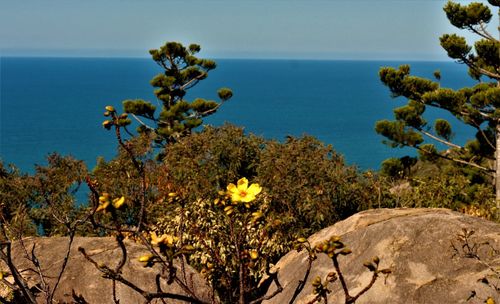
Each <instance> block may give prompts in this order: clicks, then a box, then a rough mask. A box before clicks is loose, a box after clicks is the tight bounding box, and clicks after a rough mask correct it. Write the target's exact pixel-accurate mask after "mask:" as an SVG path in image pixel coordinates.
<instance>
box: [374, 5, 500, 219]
mask: <svg viewBox="0 0 500 304" xmlns="http://www.w3.org/2000/svg"><path fill="white" fill-rule="evenodd" d="M488 2H489V4H490V5H492V6H493V7H495V8H496V9H497V10H498V7H499V6H500V2H498V1H495V0H489V1H488ZM444 11H445V13H446V17H447V18H448V20H449V21H450V23H451V24H452V25H453V26H455V27H457V28H459V29H463V30H468V31H470V32H472V33H474V34H476V35H477V36H478V37H479V39H478V40H477V41H475V42H474V47H472V46H471V45H469V44H467V42H466V39H465V38H464V37H462V36H459V35H457V34H444V35H443V36H441V38H440V43H441V46H442V47H443V49H444V50H445V51H446V53H447V54H448V56H449V57H450V58H451V59H453V60H456V61H457V62H458V63H461V64H465V65H467V66H468V68H469V76H470V77H472V78H473V79H474V80H476V81H477V84H476V85H474V86H472V87H463V88H461V89H458V90H453V89H450V88H443V87H441V86H440V83H439V81H440V79H441V73H440V72H439V71H436V72H435V73H434V76H435V79H434V80H431V79H426V78H422V77H416V76H412V75H411V74H410V66H409V65H402V66H400V67H399V68H398V69H395V68H390V67H384V68H382V69H381V70H380V79H381V81H382V83H383V84H384V85H386V86H387V87H388V88H389V89H390V91H391V94H392V96H393V97H400V96H401V97H404V98H406V99H407V101H408V102H407V104H406V105H405V106H402V107H399V108H396V109H395V110H394V117H395V120H394V121H389V120H381V121H379V122H378V123H377V125H376V131H377V133H379V134H381V135H383V136H385V137H386V138H387V139H388V141H387V144H389V145H390V146H392V147H403V146H409V147H413V148H415V149H417V150H418V151H419V155H420V156H419V159H420V161H419V162H416V160H415V161H414V162H413V163H411V162H408V158H406V162H405V161H404V160H403V159H401V160H396V159H391V160H388V161H386V162H385V163H384V166H383V167H384V169H385V172H392V173H391V174H392V175H393V176H394V173H395V171H396V172H401V171H403V170H402V169H403V168H404V167H406V169H407V170H408V171H411V167H415V166H416V165H417V163H418V164H419V165H422V164H424V163H425V164H428V165H429V166H432V164H433V163H434V164H436V163H439V164H437V166H438V168H439V169H438V170H439V171H440V172H442V173H444V174H445V175H446V174H447V173H449V175H451V178H455V176H457V175H458V176H461V175H462V176H466V177H467V179H466V180H467V181H468V183H469V184H470V187H472V188H471V190H466V192H471V193H472V192H476V190H477V188H478V187H479V188H481V187H482V186H483V185H487V184H493V185H494V186H493V187H490V188H491V189H495V197H496V198H495V200H496V203H495V204H491V203H490V202H491V199H489V198H488V197H484V199H485V200H484V201H483V203H482V204H481V206H482V208H485V209H486V210H485V212H489V213H495V216H496V217H497V218H498V217H499V214H500V152H499V150H500V116H499V113H500V112H499V110H498V106H499V101H498V98H499V96H500V89H499V86H500V73H499V71H500V56H499V54H500V53H499V45H500V41H499V40H498V38H495V36H494V35H493V34H492V33H491V32H490V31H489V30H488V29H487V25H488V23H489V22H490V21H491V19H492V17H493V14H492V12H491V10H490V8H489V7H488V6H487V5H486V4H483V3H479V2H473V3H470V4H468V5H461V4H459V3H455V2H451V1H450V2H448V3H447V4H446V5H445V7H444ZM428 108H437V109H440V110H443V111H446V112H448V113H450V114H452V115H453V116H454V117H456V118H457V119H458V121H460V122H461V123H464V124H467V125H468V126H470V127H472V128H474V129H475V130H476V135H475V138H472V139H470V140H469V141H467V143H465V144H464V145H459V144H457V143H455V142H453V135H454V134H453V130H452V126H451V124H450V123H449V122H448V121H447V120H445V119H436V120H435V121H434V122H428V121H427V120H426V119H425V117H424V114H425V111H426V109H428ZM441 160H447V161H450V162H453V163H455V164H454V165H450V164H446V163H444V164H443V162H442V161H441ZM443 166H444V168H443ZM391 167H392V168H391ZM398 167H399V169H398ZM447 167H448V168H447ZM449 167H452V168H449ZM419 171H421V170H419ZM460 171H462V172H460ZM465 188H466V189H467V188H469V187H465Z"/></svg>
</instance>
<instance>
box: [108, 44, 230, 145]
mask: <svg viewBox="0 0 500 304" xmlns="http://www.w3.org/2000/svg"><path fill="white" fill-rule="evenodd" d="M200 50H201V47H200V46H199V45H196V44H191V45H189V46H188V47H187V48H186V47H185V46H183V45H182V44H181V43H178V42H167V43H166V44H165V45H163V46H162V47H160V48H159V49H153V50H150V51H149V53H150V54H151V57H152V59H153V60H154V61H155V62H156V63H157V64H158V65H159V66H160V67H161V68H162V69H163V70H164V71H163V73H160V74H158V75H156V76H155V77H154V78H153V79H152V80H151V85H152V86H153V87H155V88H156V89H155V91H154V93H155V95H156V97H157V99H158V100H159V101H160V102H161V108H160V109H159V110H160V111H159V113H158V114H155V112H156V109H157V107H156V106H155V105H153V104H152V103H151V102H148V101H144V100H142V99H138V100H125V101H124V102H123V109H124V111H125V113H129V114H132V115H134V116H135V118H137V120H138V121H139V123H140V126H139V127H138V129H137V131H138V132H139V133H145V132H152V133H153V134H154V135H155V138H154V140H155V142H156V143H157V144H161V145H164V144H165V143H169V142H174V141H176V140H178V139H179V138H180V137H182V136H185V135H187V134H190V133H191V131H192V130H193V129H196V128H197V127H199V126H200V125H201V124H202V122H203V120H202V119H203V117H205V116H208V115H211V114H213V113H215V112H216V111H217V109H218V108H219V107H220V105H221V104H222V103H223V102H225V101H227V100H229V99H230V98H231V97H232V91H231V90H230V89H228V88H222V89H220V90H219V91H218V96H219V98H220V101H219V102H217V101H214V100H206V99H203V98H196V99H195V100H193V101H192V102H189V101H188V100H186V99H185V96H186V93H187V91H188V90H189V89H191V88H192V87H194V86H195V85H196V84H198V82H199V81H200V80H203V79H205V78H207V76H208V72H209V71H211V70H213V69H215V68H216V63H215V61H213V60H209V59H201V58H198V57H196V56H195V55H196V54H197V53H198V52H199V51H200ZM139 117H141V118H142V119H140V118H139ZM147 123H152V124H153V126H150V125H148V124H147ZM128 124H130V121H124V122H123V124H122V125H123V126H126V125H128ZM105 127H106V126H105Z"/></svg>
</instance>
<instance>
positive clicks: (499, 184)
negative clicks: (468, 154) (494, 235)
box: [495, 122, 500, 220]
mask: <svg viewBox="0 0 500 304" xmlns="http://www.w3.org/2000/svg"><path fill="white" fill-rule="evenodd" d="M495 140H496V143H495V144H496V150H495V200H496V207H497V210H496V214H495V216H496V219H497V220H498V219H500V122H497V126H496V134H495Z"/></svg>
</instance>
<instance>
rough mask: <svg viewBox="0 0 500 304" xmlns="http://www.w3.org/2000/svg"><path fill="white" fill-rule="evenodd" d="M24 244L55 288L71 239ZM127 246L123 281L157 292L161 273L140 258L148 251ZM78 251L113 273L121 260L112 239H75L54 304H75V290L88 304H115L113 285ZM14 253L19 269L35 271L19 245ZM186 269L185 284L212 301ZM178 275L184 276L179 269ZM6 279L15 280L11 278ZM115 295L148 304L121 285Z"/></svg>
mask: <svg viewBox="0 0 500 304" xmlns="http://www.w3.org/2000/svg"><path fill="white" fill-rule="evenodd" d="M24 243H25V246H26V248H28V251H30V250H31V248H33V244H35V245H36V247H35V254H36V256H37V258H38V259H39V260H40V265H41V266H42V270H43V272H44V274H45V275H46V276H47V283H48V284H49V285H50V286H54V282H55V281H56V277H57V275H58V274H59V271H60V269H61V265H62V263H63V260H64V255H65V253H66V249H67V246H68V238H67V237H53V238H27V239H24ZM125 244H126V247H127V252H128V259H127V261H126V264H125V267H124V268H123V271H122V275H123V277H124V278H126V279H127V280H129V281H131V282H133V283H134V284H136V285H137V286H138V287H140V288H142V289H144V290H146V291H152V292H154V291H156V284H155V275H156V274H157V273H159V270H158V269H159V267H155V268H144V267H143V266H142V264H141V263H140V262H139V261H138V258H139V257H140V256H142V255H145V254H147V253H148V251H147V249H146V248H145V247H144V246H142V245H141V244H138V243H134V242H131V241H126V242H125ZM78 247H82V248H84V249H85V251H86V252H87V254H89V255H90V256H91V257H92V258H93V259H95V260H96V261H97V263H102V264H105V265H107V266H109V267H110V268H112V269H113V268H114V267H116V265H117V264H118V262H119V259H120V256H121V250H120V248H119V247H118V244H117V242H116V241H115V239H114V238H112V237H102V238H101V237H75V239H74V242H73V246H72V249H71V252H70V257H69V261H68V265H67V268H66V271H65V272H64V273H63V276H62V279H61V281H60V285H59V287H58V288H57V291H56V294H55V302H56V303H73V302H74V301H73V298H72V291H73V290H74V291H75V293H76V294H77V295H82V296H83V297H84V298H85V300H86V301H87V302H88V303H92V304H94V303H113V294H112V281H111V280H109V279H105V278H103V277H102V273H101V272H100V271H98V270H97V269H96V268H95V267H94V265H92V264H91V263H90V262H89V261H87V260H86V259H85V258H84V257H83V255H82V254H81V253H80V252H78ZM12 251H13V255H12V256H13V257H14V258H13V260H14V264H15V265H16V266H18V269H20V270H23V269H24V270H25V269H29V268H34V265H33V264H32V263H31V262H29V261H28V260H27V259H26V255H25V253H24V251H23V250H21V246H20V244H19V243H18V242H16V243H15V244H14V246H13V250H12ZM2 269H4V270H5V269H6V267H5V265H2ZM185 269H186V276H185V277H184V276H183V279H182V281H183V282H184V283H185V284H186V285H187V286H189V287H190V289H191V290H194V291H195V292H196V296H197V297H198V298H199V299H201V300H204V301H210V294H211V291H210V288H209V287H208V285H207V284H206V283H205V281H204V280H203V279H202V277H201V276H200V275H199V274H198V273H197V272H196V271H195V270H194V269H193V268H191V267H189V266H187V265H186V267H185ZM178 273H179V274H180V273H181V270H180V268H179V270H178ZM23 276H25V277H26V278H27V279H28V282H29V284H30V286H33V285H35V284H37V283H39V282H40V279H39V277H38V276H37V275H36V274H35V273H34V272H32V271H26V272H23ZM7 278H10V279H12V277H7ZM162 289H163V291H164V292H170V293H175V294H181V295H187V293H186V292H185V291H183V289H182V288H181V287H180V286H179V284H177V283H173V284H171V285H167V284H162ZM116 295H117V298H118V299H119V301H120V304H127V303H131V304H132V303H144V302H145V301H144V298H143V297H142V296H141V295H140V294H139V293H137V292H136V291H134V290H132V289H131V288H129V287H127V286H125V285H123V284H121V283H118V282H117V287H116ZM166 302H167V303H185V302H182V301H176V300H171V299H167V300H166ZM152 303H160V301H156V302H155V301H153V302H152Z"/></svg>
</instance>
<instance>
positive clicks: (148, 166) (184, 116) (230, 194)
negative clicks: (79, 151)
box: [0, 0, 500, 304]
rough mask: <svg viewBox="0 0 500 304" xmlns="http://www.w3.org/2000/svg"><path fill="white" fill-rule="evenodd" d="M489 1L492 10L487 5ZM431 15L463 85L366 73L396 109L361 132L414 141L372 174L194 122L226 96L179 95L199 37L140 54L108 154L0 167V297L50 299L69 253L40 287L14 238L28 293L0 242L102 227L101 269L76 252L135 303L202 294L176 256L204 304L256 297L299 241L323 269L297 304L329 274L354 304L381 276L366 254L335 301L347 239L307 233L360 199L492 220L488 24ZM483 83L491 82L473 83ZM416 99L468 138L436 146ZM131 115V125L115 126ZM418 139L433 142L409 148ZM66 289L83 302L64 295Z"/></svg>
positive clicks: (304, 147)
mask: <svg viewBox="0 0 500 304" xmlns="http://www.w3.org/2000/svg"><path fill="white" fill-rule="evenodd" d="M489 3H490V4H491V5H493V6H496V7H500V2H497V1H494V0H489ZM445 12H446V14H447V17H448V18H449V20H450V22H451V23H452V24H453V25H455V26H457V27H459V28H465V29H469V30H471V31H473V32H474V33H476V34H478V35H479V36H481V37H482V39H481V40H479V41H478V42H476V44H475V51H476V52H475V53H472V48H471V47H470V46H468V45H467V44H466V43H465V40H464V39H463V38H461V37H459V36H456V35H444V36H443V37H442V38H441V44H442V46H443V47H444V48H445V50H446V51H447V52H448V55H449V56H450V57H451V58H453V59H456V60H458V61H460V62H461V63H464V64H466V65H468V66H469V68H470V71H469V73H470V75H471V77H473V78H474V79H476V80H478V81H479V83H478V84H477V85H476V86H474V87H472V88H462V89H460V90H451V89H446V88H441V87H440V85H439V78H440V74H439V73H436V74H435V76H436V81H433V80H428V79H423V78H419V77H415V76H411V75H410V68H409V66H407V65H404V66H401V67H400V68H399V69H394V68H382V69H381V71H380V77H381V80H382V82H383V83H384V84H385V85H386V86H388V87H389V89H390V90H391V92H392V94H393V95H394V96H403V97H406V98H407V99H408V104H407V105H406V106H403V107H400V108H397V109H396V110H395V111H394V113H395V117H396V120H395V121H380V122H379V123H377V126H376V131H377V132H378V133H380V134H382V135H384V136H385V137H387V138H388V139H389V144H390V145H392V146H393V147H401V146H410V147H414V148H416V149H418V150H419V151H420V155H419V157H418V159H417V158H412V157H404V158H401V159H389V160H387V161H385V162H384V163H383V164H382V169H381V171H380V172H374V171H366V172H360V170H358V168H356V167H355V166H349V165H347V164H346V163H345V162H344V159H343V157H342V156H341V155H339V154H338V153H337V152H336V151H334V150H333V148H332V147H331V146H327V145H325V144H323V143H322V142H320V141H319V140H317V139H315V138H313V137H310V136H303V137H298V138H297V137H287V138H286V139H284V140H283V141H276V140H269V139H265V138H263V137H259V136H256V135H253V134H248V133H246V132H245V131H244V129H243V128H241V127H236V126H233V125H230V124H226V125H223V126H220V127H212V126H203V125H202V124H203V118H204V117H206V116H208V115H212V114H214V113H215V112H216V111H217V110H218V108H219V107H220V106H221V105H222V104H223V103H224V102H226V101H228V100H229V99H230V98H231V97H232V95H233V93H232V91H231V90H230V89H228V88H222V89H220V90H219V91H218V97H219V99H220V100H219V101H213V100H207V99H203V98H197V99H194V100H193V101H187V100H186V99H185V96H186V92H187V91H188V90H189V89H191V88H192V87H193V86H195V85H196V84H198V83H199V81H202V80H203V79H205V78H206V77H207V76H208V73H209V71H211V70H213V69H214V68H216V63H215V62H214V61H213V60H207V59H200V58H198V57H196V56H195V55H196V54H197V53H198V52H199V51H200V46H198V45H195V44H192V45H190V46H188V47H185V46H183V45H182V44H180V43H177V42H168V43H166V44H165V45H164V46H162V47H161V48H159V49H157V50H151V51H150V54H151V56H152V59H153V60H154V61H155V62H156V63H157V64H158V65H159V66H160V67H162V69H163V72H162V73H161V74H159V75H157V76H155V77H154V78H153V79H152V81H151V85H152V86H153V87H155V88H156V89H155V91H154V93H155V95H156V97H157V99H158V103H157V104H156V105H155V104H154V103H152V102H149V101H145V100H137V99H135V100H125V101H123V111H119V110H118V109H117V107H115V106H111V105H108V106H106V107H105V112H104V116H105V117H106V118H105V120H104V122H103V123H102V126H103V127H104V128H105V129H106V130H109V131H112V132H113V135H114V136H113V137H110V140H113V141H116V142H117V144H118V148H117V153H116V156H115V157H114V158H113V159H111V160H109V161H106V160H104V159H103V158H101V159H99V161H98V163H97V165H96V167H95V168H93V169H92V170H88V168H87V167H86V166H85V164H84V163H83V162H82V161H79V160H76V159H73V158H71V157H65V156H61V155H58V154H52V155H50V156H49V157H48V165H47V166H37V167H36V171H35V173H34V174H31V175H30V174H25V173H22V172H20V171H19V170H17V169H16V168H15V166H13V165H8V166H7V165H5V164H3V163H0V202H1V209H0V216H1V218H0V220H1V227H0V231H1V236H2V237H1V238H2V242H1V247H0V249H1V250H0V259H2V260H3V261H4V263H5V265H6V267H7V268H6V269H3V270H2V272H1V273H0V277H1V278H0V280H2V282H4V283H5V284H7V286H8V287H9V288H12V290H13V291H14V292H13V295H12V298H11V299H10V301H11V302H13V303H15V302H16V301H17V302H27V303H35V302H36V299H35V298H36V297H40V296H41V297H42V298H43V299H44V301H45V302H46V303H52V302H53V299H54V294H55V291H56V289H57V286H58V283H59V281H60V279H61V277H62V274H63V273H64V270H65V267H66V265H67V263H66V262H67V259H68V257H69V249H68V254H67V255H66V260H65V262H64V263H63V266H62V268H61V270H60V275H59V277H58V279H57V280H56V283H55V284H54V285H53V286H49V285H48V284H45V283H44V273H43V267H39V266H40V265H37V259H36V254H35V248H34V247H33V248H25V250H26V252H27V254H28V255H29V252H31V255H30V257H31V261H32V262H33V264H34V266H35V267H34V270H32V271H34V272H35V273H36V274H37V275H38V276H39V277H40V278H41V281H42V283H43V284H40V286H36V288H31V287H29V286H28V284H27V283H26V280H25V279H24V278H23V274H22V272H21V271H20V270H19V269H17V268H16V267H15V266H14V265H13V263H12V257H11V251H10V250H11V244H12V242H14V241H16V240H21V239H22V238H23V237H26V236H68V237H69V238H68V240H69V241H68V248H71V246H72V242H73V240H74V237H75V236H76V235H82V236H114V237H115V239H116V242H117V244H118V246H119V247H120V249H121V254H120V255H119V256H117V257H116V261H117V264H116V265H102V264H99V263H97V262H96V261H95V260H94V258H93V257H92V255H90V254H89V253H88V252H87V251H86V250H85V248H79V251H80V252H81V254H82V255H83V256H84V257H85V258H86V259H87V260H88V262H89V263H90V264H92V265H93V266H94V267H96V268H97V269H98V270H99V271H100V272H101V273H102V274H103V276H104V277H105V278H107V279H109V280H111V281H112V282H113V290H112V291H110V292H113V294H115V293H114V292H115V289H116V286H117V284H124V285H126V286H128V287H130V288H132V289H133V290H135V291H137V292H138V293H140V294H141V295H142V296H143V297H144V299H145V301H146V302H148V301H151V300H153V299H157V298H160V299H177V300H182V301H185V302H192V303H205V302H203V301H201V300H200V299H199V298H198V297H197V296H196V291H194V290H191V289H190V288H189V287H188V286H183V285H182V284H183V283H182V281H181V280H180V279H179V278H180V276H182V275H183V271H184V268H183V267H182V266H181V267H178V266H176V265H177V264H175V263H177V262H180V263H181V265H186V264H189V265H190V266H192V267H194V268H195V269H196V270H197V271H199V273H201V274H202V275H203V276H204V278H205V279H206V280H207V282H208V283H209V285H210V287H211V288H212V302H214V303H218V302H220V303H240V304H244V303H260V302H262V301H263V300H266V299H269V298H270V297H272V295H267V296H266V291H267V287H269V285H270V284H275V286H276V287H277V291H278V292H279V291H281V290H282V286H281V285H280V282H279V280H278V277H277V270H274V269H273V267H272V265H274V264H275V263H277V261H278V259H279V258H280V257H282V256H283V255H284V254H286V253H287V252H289V251H290V250H294V249H295V250H306V251H307V252H308V254H309V267H310V266H311V264H312V263H313V261H314V260H315V259H316V255H317V254H326V255H327V256H328V257H329V258H330V259H332V262H333V266H334V267H333V271H332V272H331V273H330V274H329V276H328V277H327V278H325V279H324V280H323V279H322V278H320V277H319V278H315V279H314V280H313V281H312V283H311V284H312V285H313V286H314V292H315V295H316V296H315V298H314V301H313V302H311V303H315V302H321V301H325V302H326V301H327V295H328V293H329V289H328V286H329V284H332V283H334V282H336V281H339V282H340V284H342V287H343V290H344V293H345V303H354V302H355V301H356V300H357V299H358V298H359V297H360V296H362V295H363V293H364V292H366V291H367V290H368V289H369V288H370V287H371V286H372V285H373V283H374V282H375V280H376V279H377V278H378V277H379V276H382V275H389V274H390V273H391V270H390V269H379V267H378V265H379V262H380V259H379V258H378V257H374V258H373V259H372V260H371V261H368V262H366V263H365V264H364V267H366V268H367V269H368V271H369V272H371V273H372V278H371V281H370V283H369V284H368V285H366V286H365V287H364V288H363V289H362V290H361V292H358V293H357V294H355V295H351V294H350V293H349V290H348V288H347V287H346V283H345V280H344V277H343V275H342V272H341V270H340V266H339V258H342V256H345V255H349V254H351V253H352V252H351V250H350V249H349V248H348V244H344V243H343V242H342V241H341V239H340V238H339V237H333V238H331V239H330V240H328V241H326V242H324V243H322V244H320V245H317V246H315V247H312V246H311V245H310V244H309V243H308V241H307V239H306V237H307V236H309V235H311V234H312V233H314V232H316V231H318V230H320V229H322V228H325V227H328V226H330V225H332V224H334V223H336V222H338V221H340V220H342V219H345V218H347V217H349V216H351V215H353V214H355V213H357V212H359V211H363V210H367V209H370V208H392V207H444V208H450V209H453V210H457V211H461V212H465V213H468V214H472V215H476V216H481V217H484V218H487V219H491V220H497V221H498V220H499V217H498V212H499V208H498V207H499V206H498V201H499V197H500V194H499V193H500V192H499V191H500V167H497V166H498V164H500V157H499V155H500V152H498V147H499V145H500V124H499V119H500V117H499V116H498V114H499V113H497V112H498V111H497V109H496V107H497V98H498V95H499V94H500V91H499V89H498V86H499V85H500V74H498V73H499V72H498V71H499V70H500V59H499V58H500V56H499V53H500V52H499V51H498V49H499V44H500V42H499V41H498V40H496V39H495V38H493V36H492V35H491V34H490V33H489V32H488V31H487V30H486V29H485V24H486V23H488V22H489V21H490V19H491V18H492V14H491V12H490V10H489V8H488V7H487V6H485V5H483V4H479V3H473V4H470V5H467V6H463V5H460V4H455V3H453V2H449V3H448V4H447V5H446V6H445ZM484 77H487V78H489V79H492V80H493V82H485V81H481V80H483V78H484ZM427 106H431V107H437V108H440V109H443V110H446V111H448V112H450V113H451V114H453V115H454V116H456V117H457V118H459V119H460V121H462V122H464V123H466V124H468V125H470V126H472V127H474V128H476V129H477V135H476V138H475V139H473V140H471V141H469V142H468V143H467V144H466V145H465V146H463V147H462V146H459V145H457V144H454V143H452V142H451V140H452V130H451V125H450V123H449V122H447V121H445V120H442V119H439V120H437V121H436V122H435V123H434V125H432V126H431V125H430V124H428V122H427V121H426V120H425V118H424V117H423V114H424V112H425V109H426V107H427ZM157 107H158V108H157ZM133 124H135V125H136V126H137V129H136V130H135V131H133V130H130V126H131V125H133ZM424 136H426V137H428V138H430V139H433V140H435V141H437V142H439V143H440V144H441V145H445V146H447V148H448V149H447V150H445V151H438V146H435V145H431V144H424ZM82 187H86V188H88V189H89V194H88V202H87V204H83V205H77V204H76V200H75V195H76V193H77V192H78V191H79V190H80V189H81V188H82ZM495 191H496V193H497V194H496V196H495ZM495 197H496V198H495ZM125 240H130V241H134V242H137V243H140V244H142V245H143V246H144V247H145V248H147V250H148V251H149V253H148V254H147V255H144V256H141V257H140V258H139V259H138V260H137V261H131V262H136V263H142V264H143V265H144V267H152V266H155V265H160V266H161V271H160V272H159V273H158V275H157V282H155V283H154V284H153V285H152V288H151V290H144V289H141V288H139V287H138V286H137V285H134V284H132V283H131V282H130V281H129V280H127V278H126V277H124V276H123V274H122V272H121V271H122V269H123V267H124V265H125V263H126V262H127V261H128V259H130V257H128V256H127V249H126V246H125ZM184 274H185V273H184ZM7 277H11V278H13V280H14V281H13V283H8V281H7V280H6V278H7ZM306 278H307V275H306ZM160 281H165V282H167V284H171V283H172V282H176V283H178V284H180V285H181V286H183V287H184V291H185V292H186V293H187V294H188V295H186V296H184V295H172V294H170V293H167V292H163V291H162V290H161V286H160V285H161V284H160V283H159V282H160ZM305 282H306V280H304V282H302V287H303V284H305ZM307 282H309V281H307ZM299 286H300V284H299ZM300 288H301V287H298V288H297V294H298V293H300ZM73 297H74V300H75V302H77V303H86V302H85V299H84V298H82V297H81V296H79V295H73ZM4 301H7V299H5V300H4ZM115 302H117V303H118V302H119V299H115Z"/></svg>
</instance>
